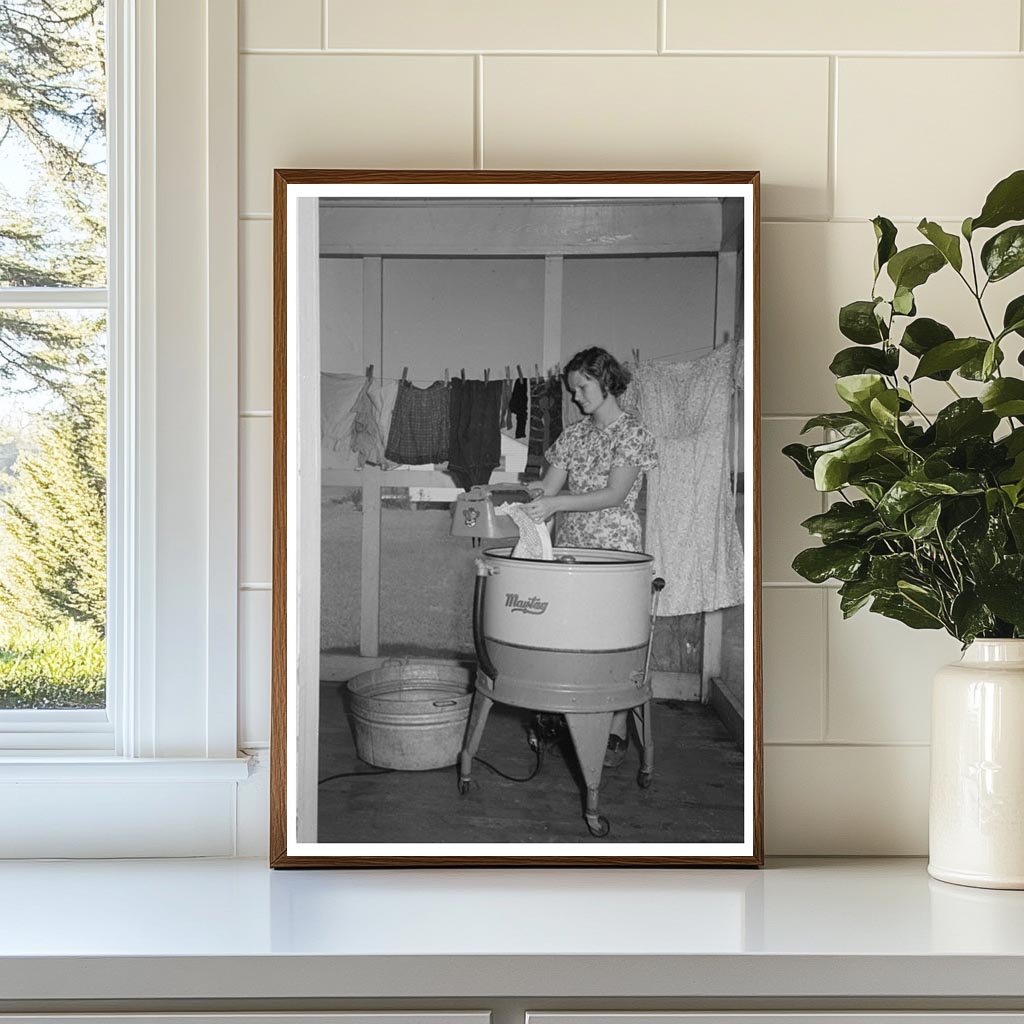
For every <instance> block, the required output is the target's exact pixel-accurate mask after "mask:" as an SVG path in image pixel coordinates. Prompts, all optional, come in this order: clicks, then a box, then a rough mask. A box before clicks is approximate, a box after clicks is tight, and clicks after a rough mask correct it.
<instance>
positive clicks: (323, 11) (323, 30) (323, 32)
mask: <svg viewBox="0 0 1024 1024" xmlns="http://www.w3.org/2000/svg"><path fill="white" fill-rule="evenodd" d="M328 2H329V0H321V3H320V49H321V50H322V51H326V49H327V4H328Z"/></svg>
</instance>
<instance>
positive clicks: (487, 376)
mask: <svg viewBox="0 0 1024 1024" xmlns="http://www.w3.org/2000/svg"><path fill="white" fill-rule="evenodd" d="M490 379H491V371H490V369H487V370H484V383H485V384H486V383H487V382H488V381H489V380H490Z"/></svg>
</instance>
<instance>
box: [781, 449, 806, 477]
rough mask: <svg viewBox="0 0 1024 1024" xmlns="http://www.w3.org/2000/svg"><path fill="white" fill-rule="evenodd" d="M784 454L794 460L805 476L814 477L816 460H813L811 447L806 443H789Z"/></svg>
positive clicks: (783, 451) (783, 450)
mask: <svg viewBox="0 0 1024 1024" xmlns="http://www.w3.org/2000/svg"><path fill="white" fill-rule="evenodd" d="M782 454H783V455H785V456H786V458H787V459H789V460H790V461H792V463H793V464H794V465H795V466H796V468H797V469H799V470H800V472H801V473H803V475H804V476H806V477H810V478H811V479H813V478H814V462H813V461H812V460H811V455H810V448H809V447H808V446H807V445H805V444H796V443H794V444H787V445H786V447H785V448H783V449H782Z"/></svg>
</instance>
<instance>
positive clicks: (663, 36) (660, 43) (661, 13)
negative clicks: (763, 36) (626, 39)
mask: <svg viewBox="0 0 1024 1024" xmlns="http://www.w3.org/2000/svg"><path fill="white" fill-rule="evenodd" d="M1021 2H1022V3H1024V0H1021ZM667 7H668V0H658V15H657V18H658V25H657V33H658V38H657V40H656V45H657V49H658V56H659V57H660V56H662V55H663V54H664V53H665V51H666V50H667V49H668V10H667Z"/></svg>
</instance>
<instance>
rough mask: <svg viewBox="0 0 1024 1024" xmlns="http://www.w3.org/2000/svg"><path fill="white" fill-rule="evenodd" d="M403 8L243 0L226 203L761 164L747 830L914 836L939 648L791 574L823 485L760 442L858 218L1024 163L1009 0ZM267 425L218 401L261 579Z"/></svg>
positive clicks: (802, 382)
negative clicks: (456, 171) (536, 172)
mask: <svg viewBox="0 0 1024 1024" xmlns="http://www.w3.org/2000/svg"><path fill="white" fill-rule="evenodd" d="M426 10H427V5H423V4H418V3H415V2H413V0H381V2H380V3H378V4H375V5H372V4H360V3H357V2H355V0H327V2H326V3H324V2H322V0H296V2H295V3H293V4H288V5H280V4H275V3H271V2H270V0H242V4H241V7H240V19H241V20H240V32H241V45H242V47H243V48H248V49H259V50H263V49H269V50H281V51H293V52H280V53H260V54H243V55H242V56H241V57H240V67H239V78H240V108H241V115H240V188H241V212H242V213H243V214H267V213H269V212H270V210H271V174H272V170H273V168H274V167H275V166H293V167H294V166H321V167H330V166H336V167H345V166H350V167H358V166H363V167H366V166H384V167H387V166H391V167H440V168H443V167H449V168H454V167H471V166H474V164H475V165H476V166H483V167H488V168H502V167H507V168H534V167H536V168H564V167H574V168H588V167H591V168H597V169H602V168H604V169H610V168H623V169H625V168H632V169H638V168H651V169H659V168H671V169H684V170H688V169H730V168H742V169H759V170H760V171H761V172H762V215H763V216H764V217H766V218H767V222H766V223H763V224H762V233H761V246H762V248H761V261H762V267H761V272H762V276H761V285H762V303H761V328H762V333H761V343H762V350H761V356H762V359H761V367H762V372H761V390H762V410H761V411H762V414H763V416H764V417H765V418H764V420H763V422H762V431H761V443H762V451H763V459H762V481H761V482H762V502H763V524H762V538H763V539H762V566H763V575H764V582H765V583H766V587H765V591H764V673H765V680H764V681H765V707H764V722H765V737H766V741H767V746H766V750H765V786H766V806H765V825H766V840H767V842H766V845H767V850H768V852H769V853H772V854H784V853H793V854H800V853H806V854H859V853H868V854H870V853H877V854H921V853H923V852H924V851H925V850H926V848H927V785H928V746H927V742H928V717H929V716H928V700H929V696H928V694H929V686H930V680H931V676H932V674H933V672H934V671H935V669H936V668H937V667H938V666H939V665H941V664H943V663H945V662H946V661H949V660H952V659H955V658H956V657H957V655H958V651H959V647H958V645H957V644H956V643H955V641H952V640H951V639H949V638H948V637H946V636H945V635H943V634H938V633H922V632H919V631H911V630H909V629H907V628H905V627H903V626H902V625H901V624H898V623H894V622H891V621H887V620H884V619H881V618H880V617H878V616H874V615H871V614H869V613H867V612H861V613H860V614H859V615H858V616H856V617H854V618H853V619H851V620H849V621H843V620H842V617H841V615H840V613H839V607H838V599H837V597H836V594H835V590H834V588H827V589H822V588H815V587H812V586H809V585H807V584H806V583H805V582H804V581H802V580H800V578H799V577H797V576H796V574H795V573H793V571H792V570H791V569H790V567H789V566H790V562H791V560H792V557H793V555H794V554H795V553H796V552H797V551H798V550H800V549H801V548H803V547H806V546H808V545H810V544H811V543H812V538H810V537H809V536H808V535H807V534H806V533H805V531H803V530H802V529H801V528H800V526H799V523H800V520H801V519H803V518H805V517H806V516H808V515H812V514H814V513H815V512H817V511H820V510H821V508H822V501H821V497H820V495H818V494H817V492H815V491H814V488H813V486H812V484H811V483H810V481H808V480H806V479H805V478H803V477H801V476H800V475H799V474H798V473H797V471H796V470H795V468H793V467H792V466H791V465H790V464H789V463H788V461H787V460H785V459H784V458H783V457H782V456H781V454H780V453H779V450H780V449H781V447H782V446H783V445H784V444H786V443H787V442H789V441H791V440H795V439H796V438H797V436H798V431H799V427H800V425H801V423H802V421H803V419H804V418H805V417H806V416H808V415H810V414H812V413H815V412H819V411H825V410H830V409H836V408H839V404H840V403H839V400H838V398H837V396H836V395H835V393H834V390H833V383H832V381H833V378H832V375H831V374H830V373H829V371H828V363H829V362H830V360H831V358H832V355H833V354H834V353H835V352H836V351H837V350H838V349H839V348H842V347H845V346H846V344H847V342H846V341H845V340H844V339H843V338H842V337H841V336H840V335H839V332H838V328H837V323H836V321H837V315H838V310H839V307H840V306H842V305H844V304H845V303H847V302H850V301H853V300H854V299H859V298H866V297H868V295H869V294H870V289H871V279H872V266H871V263H872V255H873V246H874V236H873V232H872V229H871V226H870V224H869V223H868V220H869V218H870V217H872V216H874V215H875V214H879V213H881V214H884V215H885V216H888V217H890V218H892V219H894V220H896V221H898V222H899V226H900V239H899V241H900V245H901V246H906V245H911V244H914V243H915V242H917V241H919V238H918V236H917V233H916V231H915V225H916V224H917V221H918V220H919V219H920V218H921V217H923V216H927V217H929V218H930V219H937V220H940V221H941V222H942V223H943V226H945V227H946V229H947V230H956V229H957V227H958V225H959V223H960V220H961V219H962V218H963V217H965V216H968V215H972V214H976V213H977V212H978V211H979V210H980V207H981V203H982V201H983V200H984V197H985V194H986V193H987V191H988V189H989V188H990V187H991V186H992V185H993V184H994V183H995V181H996V180H997V179H998V178H1000V177H1001V176H1003V175H1005V174H1006V173H1008V172H1009V171H1012V170H1014V169H1015V168H1016V167H1018V166H1020V165H1022V164H1024V155H1022V154H1024V116H1022V115H1024V61H1022V59H1021V57H1019V56H1012V57H1007V56H1005V54H1007V53H1011V54H1019V52H1020V49H1021V37H1020V16H1021V10H1020V5H1019V3H1018V0H989V2H986V3H985V4H983V5H973V6H972V5H962V4H961V5H955V4H953V5H950V4H943V5H936V4H934V3H931V2H928V0H908V3H905V4H902V5H897V7H893V5H891V4H884V5H883V4H882V0H864V2H863V3H861V4H860V5H859V6H857V7H856V8H854V7H849V8H839V7H836V6H834V5H827V6H822V5H821V4H816V3H812V0H782V2H781V3H780V4H775V5H770V6H766V7H758V6H757V5H750V4H747V3H744V2H743V0H721V2H719V3H717V4H693V3H689V2H687V0H665V2H664V7H663V8H662V9H661V12H660V15H659V8H658V2H657V0H641V2H636V3H633V2H627V0H598V2H596V3H592V4H588V3H583V2H581V0H569V2H567V3H564V4H558V5H550V4H544V3H541V2H540V0H525V2H524V3H520V4H512V3H505V2H500V3H495V4H486V5H483V4H476V3H472V2H470V0H454V2H453V3H451V4H447V5H445V8H444V10H443V11H440V10H434V9H431V12H430V16H429V17H428V16H427V14H426ZM324 18H326V24H324V23H322V19H324ZM883 20H884V31H881V30H880V29H879V24H880V23H881V21H883ZM659 28H660V29H661V30H662V38H661V39H659V38H658V31H659ZM325 36H326V38H325ZM324 43H326V45H327V47H328V48H329V49H336V50H342V51H344V50H345V49H349V50H360V49H369V50H376V51H384V52H377V53H372V54H365V53H363V54H353V53H348V54H346V53H344V52H340V53H338V52H335V53H324V52H321V51H320V47H321V46H322V45H323V44H324ZM659 49H664V50H666V51H667V52H665V53H662V54H659V53H657V52H655V51H657V50H659ZM301 50H309V51H310V52H308V53H302V52H294V51H301ZM402 50H415V51H417V52H416V53H415V54H406V55H401V54H400V53H398V52H397V51H402ZM452 50H458V51H465V52H464V53H458V54H452V53H451V51H452ZM515 50H522V51H527V52H523V53H517V54H513V53H508V52H507V51H515ZM673 50H675V51H686V53H687V55H680V54H678V53H676V54H673V53H672V52H671V51H673ZM388 51H390V52H388ZM431 51H435V52H433V53H432V52H431ZM502 51H505V53H502ZM549 51H558V52H549ZM624 51H637V52H638V53H637V55H630V54H629V53H628V52H624ZM474 52H476V53H477V54H478V55H477V56H474ZM801 52H804V53H805V54H806V55H803V56H801V55H800V54H801ZM851 54H854V55H851ZM925 54H926V55H925ZM986 54H1001V55H1004V56H986ZM240 257H241V258H240V264H241V271H240V272H241V288H240V322H241V334H242V336H241V339H240V347H241V363H240V375H239V404H240V408H241V409H242V411H243V412H244V411H250V412H251V411H255V410H260V409H268V408H269V406H270V400H271V387H272V376H271V348H272V342H271V298H270V268H271V225H270V223H269V221H266V220H248V219H247V220H243V222H242V225H241V231H240ZM1019 290H1020V286H1019V284H1016V283H1015V279H1010V280H1009V281H1007V282H1003V283H1002V284H1000V285H997V286H993V287H992V288H991V289H990V290H989V292H988V294H987V295H986V307H987V308H988V309H989V310H990V311H991V313H992V315H994V316H997V315H999V314H1000V313H1001V307H1002V305H1004V304H1005V303H1006V301H1008V299H1010V298H1013V297H1014V296H1016V295H1017V294H1019ZM917 298H918V306H919V310H920V312H921V313H922V314H923V315H927V316H931V317H934V318H935V319H937V320H940V321H942V322H944V323H947V324H948V325H949V326H950V327H951V328H952V329H953V330H954V331H955V332H956V333H957V334H959V335H964V334H977V333H980V327H979V320H978V314H977V309H976V306H975V304H974V300H973V299H971V297H970V296H969V295H968V294H967V292H966V290H965V289H964V288H963V287H962V285H961V284H960V282H959V281H958V280H957V279H956V278H955V277H954V276H953V275H952V274H951V273H950V272H949V271H948V270H947V271H945V272H943V273H941V274H939V275H937V276H936V277H934V278H933V279H932V280H931V281H929V282H928V283H927V284H926V285H924V286H922V287H921V288H919V289H918V292H917ZM1019 346H1020V342H1019V341H1016V340H1015V341H1014V343H1013V344H1012V345H1011V346H1010V349H1009V356H1008V357H1009V358H1011V359H1013V358H1015V357H1016V353H1017V352H1018V351H1019ZM954 383H955V384H956V386H957V388H958V390H960V391H961V393H963V394H968V393H971V390H972V385H970V384H967V383H961V382H959V381H956V380H954ZM918 395H919V398H920V401H921V404H922V405H923V406H924V408H925V410H926V411H931V412H934V411H935V410H936V409H938V408H940V407H941V406H942V405H944V404H946V402H948V401H949V400H950V399H952V397H953V395H952V393H951V392H950V391H949V389H948V388H947V387H946V386H945V385H938V384H924V385H922V386H921V387H920V388H919V389H918ZM271 435H272V424H271V421H270V420H269V419H259V418H253V417H245V418H243V420H242V423H241V439H240V443H241V452H240V495H241V513H240V524H239V527H240V538H239V544H240V572H241V582H242V583H243V584H266V583H269V579H270V536H271V528H270V518H271V497H270V483H271V471H270V462H271ZM815 439H817V438H815ZM805 440H806V438H805ZM239 600H240V611H239V614H240V631H241V635H240V653H239V668H240V673H239V674H240V686H241V693H240V722H239V726H240V734H241V735H242V736H243V738H244V739H245V740H246V741H247V742H252V743H256V744H259V743H260V742H261V741H265V740H266V739H267V732H266V729H267V726H266V719H267V714H268V707H269V686H270V678H269V674H270V669H269V657H268V655H269V608H270V592H269V591H267V590H255V591H254V590H249V589H246V590H243V591H242V592H241V593H240V598H239ZM254 844H255V845H256V846H258V841H256V840H254Z"/></svg>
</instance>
